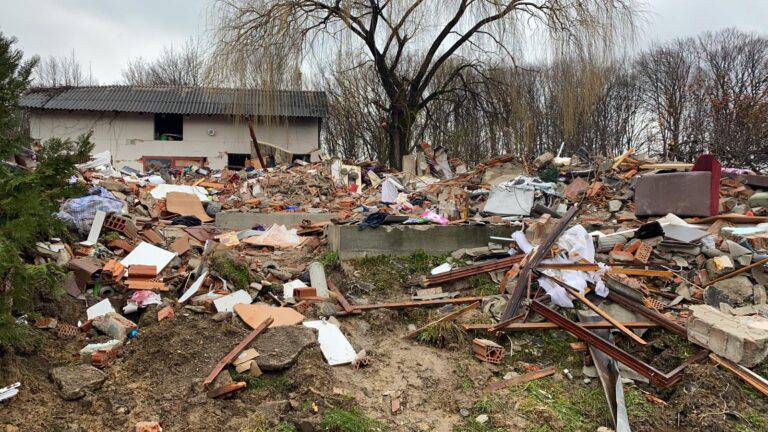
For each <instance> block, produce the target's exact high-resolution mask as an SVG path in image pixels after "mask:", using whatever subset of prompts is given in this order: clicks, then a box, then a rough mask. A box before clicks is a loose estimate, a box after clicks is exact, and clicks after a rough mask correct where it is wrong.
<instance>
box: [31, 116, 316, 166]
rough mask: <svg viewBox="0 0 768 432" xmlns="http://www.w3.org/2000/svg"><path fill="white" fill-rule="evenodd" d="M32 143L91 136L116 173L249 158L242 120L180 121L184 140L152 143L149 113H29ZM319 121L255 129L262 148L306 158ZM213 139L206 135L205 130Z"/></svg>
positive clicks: (313, 146)
mask: <svg viewBox="0 0 768 432" xmlns="http://www.w3.org/2000/svg"><path fill="white" fill-rule="evenodd" d="M29 123H30V134H31V135H32V138H34V139H37V140H40V141H41V142H44V141H46V140H47V139H49V138H53V137H59V138H76V137H77V136H79V135H82V134H84V133H87V132H88V131H91V130H92V131H93V137H92V140H93V142H94V145H95V147H94V150H93V151H94V153H99V152H103V151H105V150H109V151H110V152H111V153H112V157H113V163H114V164H115V165H116V167H117V168H120V167H122V166H125V165H127V166H130V167H133V168H136V169H141V168H142V164H141V157H142V156H175V157H206V158H207V159H208V164H209V165H210V166H211V168H214V169H221V168H224V167H225V166H226V164H227V154H228V153H250V151H251V150H250V148H251V144H250V141H251V138H250V135H249V133H248V125H247V124H246V123H245V121H244V120H240V121H238V120H235V119H232V118H229V117H224V116H205V115H191V116H184V139H183V141H155V140H154V130H155V121H154V115H153V114H135V113H109V112H86V111H72V112H69V111H45V110H41V111H31V112H30V113H29ZM318 127H319V119H317V118H293V119H288V120H274V122H273V123H268V124H265V123H260V122H257V123H256V124H255V129H256V137H257V138H258V140H259V142H260V143H262V144H267V145H271V146H273V147H276V148H279V149H281V150H284V151H286V152H288V153H293V154H307V153H311V152H312V151H314V150H317V149H318V148H319V144H320V143H319V137H318ZM209 129H213V131H214V135H213V136H209V135H208V130H209Z"/></svg>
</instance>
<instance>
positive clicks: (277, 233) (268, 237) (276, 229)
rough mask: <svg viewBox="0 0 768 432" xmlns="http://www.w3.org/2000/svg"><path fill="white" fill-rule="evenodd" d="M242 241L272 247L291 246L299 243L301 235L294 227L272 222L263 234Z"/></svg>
mask: <svg viewBox="0 0 768 432" xmlns="http://www.w3.org/2000/svg"><path fill="white" fill-rule="evenodd" d="M243 242H244V243H248V244H252V245H256V246H270V247H274V248H292V247H296V246H298V245H300V244H301V242H302V237H300V236H299V235H298V234H297V231H296V230H295V229H290V230H289V229H287V228H286V227H285V225H278V224H274V225H272V226H271V227H269V229H268V230H267V231H265V232H264V234H261V235H257V236H254V237H249V238H247V239H245V240H244V241H243Z"/></svg>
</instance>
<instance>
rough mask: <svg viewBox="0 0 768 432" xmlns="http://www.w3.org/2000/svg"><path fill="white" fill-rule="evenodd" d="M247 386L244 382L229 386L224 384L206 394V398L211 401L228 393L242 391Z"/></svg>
mask: <svg viewBox="0 0 768 432" xmlns="http://www.w3.org/2000/svg"><path fill="white" fill-rule="evenodd" d="M247 386H248V383H246V382H234V383H230V384H224V385H223V386H221V387H216V388H215V389H213V390H210V391H209V392H208V397H209V398H211V399H215V398H220V397H222V396H226V395H228V394H230V393H233V392H236V391H239V390H242V389H244V388H246V387H247Z"/></svg>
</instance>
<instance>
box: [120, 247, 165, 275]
mask: <svg viewBox="0 0 768 432" xmlns="http://www.w3.org/2000/svg"><path fill="white" fill-rule="evenodd" d="M175 257H176V252H171V251H167V250H165V249H162V248H159V247H157V246H155V245H152V244H150V243H147V242H141V243H139V245H138V246H136V247H135V248H134V249H133V250H132V251H131V253H129V254H128V255H127V256H126V257H125V258H123V259H122V261H120V264H122V265H124V266H125V267H126V268H128V267H129V266H131V265H133V264H140V265H153V266H155V267H157V273H158V274H160V272H161V271H163V269H164V268H165V266H167V265H168V263H170V262H171V260H172V259H174V258H175Z"/></svg>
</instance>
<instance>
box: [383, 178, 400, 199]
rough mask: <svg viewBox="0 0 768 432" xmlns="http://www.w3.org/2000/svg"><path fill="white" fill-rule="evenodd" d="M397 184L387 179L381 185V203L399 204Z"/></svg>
mask: <svg viewBox="0 0 768 432" xmlns="http://www.w3.org/2000/svg"><path fill="white" fill-rule="evenodd" d="M397 195H398V188H397V182H396V181H394V180H392V179H391V178H389V177H387V179H386V180H384V182H383V183H382V184H381V202H383V203H386V204H391V203H394V202H397Z"/></svg>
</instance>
